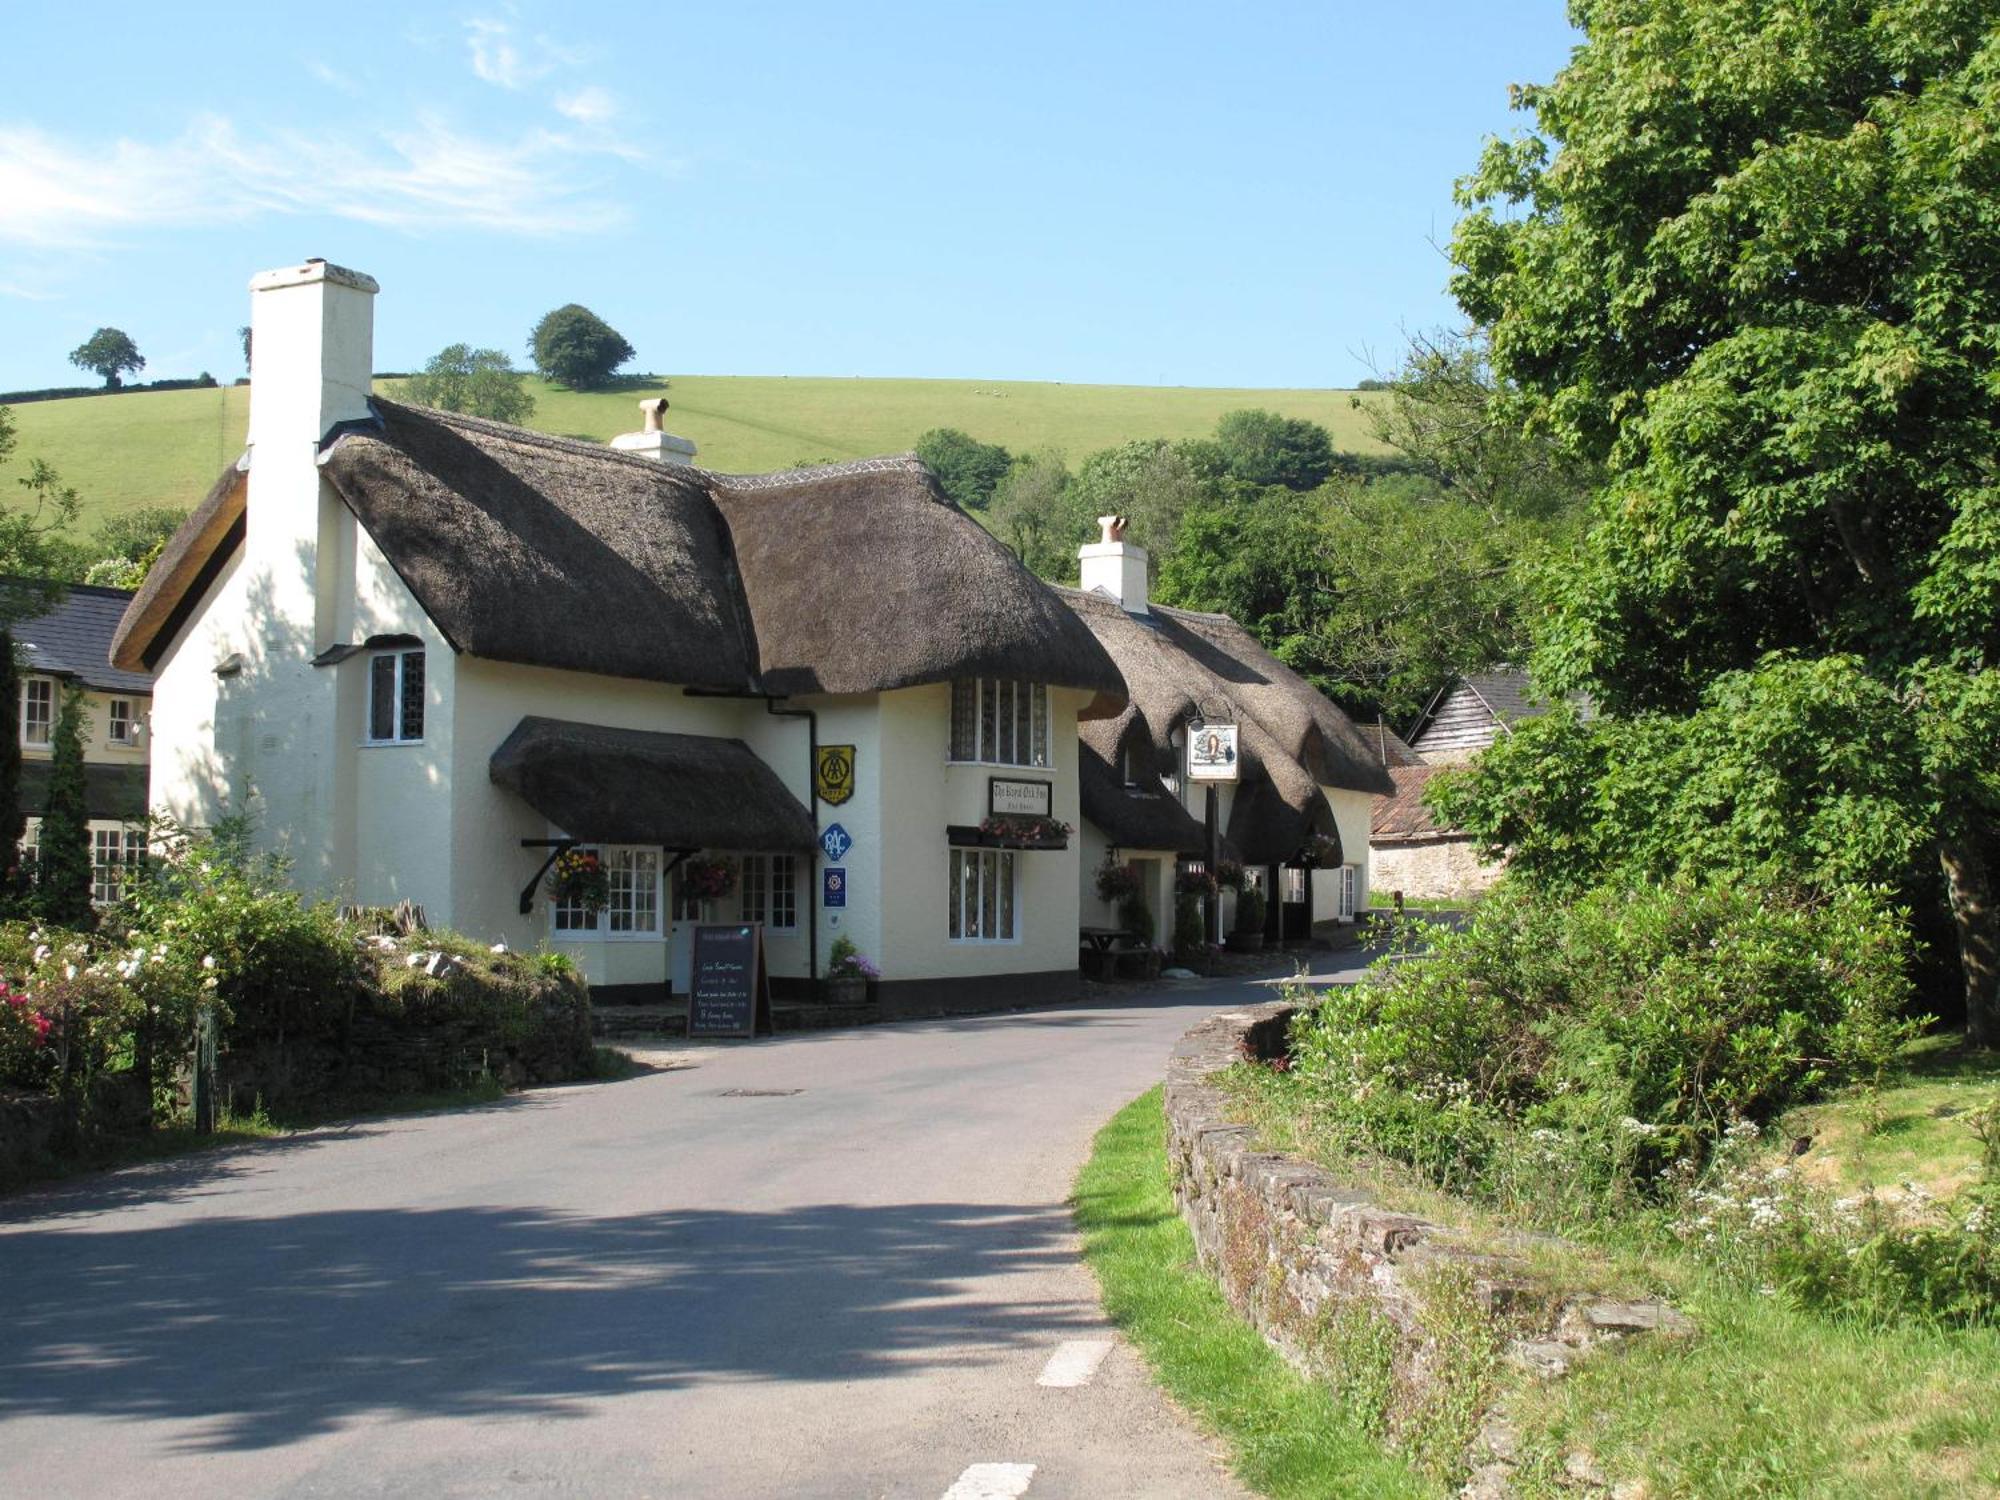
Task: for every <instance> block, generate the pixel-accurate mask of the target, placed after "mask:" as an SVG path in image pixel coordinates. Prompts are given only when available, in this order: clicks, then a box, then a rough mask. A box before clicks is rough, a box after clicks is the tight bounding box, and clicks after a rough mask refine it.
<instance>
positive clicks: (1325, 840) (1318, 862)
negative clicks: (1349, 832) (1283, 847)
mask: <svg viewBox="0 0 2000 1500" xmlns="http://www.w3.org/2000/svg"><path fill="white" fill-rule="evenodd" d="M1299 863H1300V864H1302V865H1308V866H1310V867H1311V868H1313V869H1315V870H1331V869H1335V868H1337V867H1338V866H1339V864H1340V840H1339V839H1336V838H1329V837H1328V836H1327V835H1326V834H1323V833H1316V834H1314V835H1313V836H1312V837H1311V838H1309V839H1307V840H1306V842H1305V847H1304V848H1302V849H1301V850H1299Z"/></svg>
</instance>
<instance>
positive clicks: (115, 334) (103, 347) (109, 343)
mask: <svg viewBox="0 0 2000 1500" xmlns="http://www.w3.org/2000/svg"><path fill="white" fill-rule="evenodd" d="M69 362H70V363H71V364H73V365H75V366H76V367H77V368H78V369H79V370H89V371H91V372H92V373H94V374H97V375H102V376H103V377H104V388H105V389H106V390H107V391H115V390H117V389H118V387H119V385H120V384H122V382H121V380H120V379H119V377H120V376H122V375H128V374H132V373H135V372H137V371H139V370H143V369H145V368H146V356H145V355H143V354H141V353H140V352H139V346H138V345H137V344H135V343H133V342H132V340H131V338H130V336H129V335H127V334H126V333H125V331H124V330H123V329H121V328H100V329H98V330H97V332H95V333H93V334H92V335H91V336H90V337H89V338H87V339H85V340H84V341H83V342H82V343H81V344H78V345H77V346H76V347H75V348H74V349H72V350H70V352H69Z"/></svg>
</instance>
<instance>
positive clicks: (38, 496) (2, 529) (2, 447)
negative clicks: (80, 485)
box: [0, 406, 82, 623]
mask: <svg viewBox="0 0 2000 1500" xmlns="http://www.w3.org/2000/svg"><path fill="white" fill-rule="evenodd" d="M18 441H19V438H18V436H17V435H16V432H15V428H14V413H13V411H12V409H10V408H8V407H5V406H0V463H5V462H6V461H7V459H8V458H9V457H10V456H11V455H12V454H13V451H14V448H15V446H16V444H17V443H18ZM15 483H16V484H18V485H19V486H20V487H21V488H22V489H24V490H26V491H27V492H28V496H29V500H30V503H29V504H27V505H25V506H23V507H21V508H19V509H16V508H15V507H14V506H11V505H7V504H5V503H4V502H0V580H4V581H0V623H12V622H13V621H16V620H24V619H27V618H29V617H30V616H33V615H38V614H41V613H43V612H45V611H47V610H49V609H52V608H54V607H55V605H56V603H57V602H58V601H59V600H60V599H61V597H62V590H61V588H60V586H59V585H58V584H57V583H56V582H55V580H57V579H61V578H66V577H69V576H70V574H71V573H72V572H73V571H75V570H76V563H75V558H74V550H75V549H74V546H73V544H71V543H70V542H69V541H68V540H67V538H65V537H64V535H63V531H64V528H66V527H67V526H68V525H69V524H70V523H71V522H72V521H74V520H75V519H76V514H77V510H78V508H79V506H80V505H81V504H82V501H81V500H80V498H79V497H78V495H77V492H76V490H75V489H74V488H72V487H71V486H69V485H66V484H64V483H63V482H62V478H61V476H60V475H58V474H57V473H56V471H55V470H54V469H52V468H50V467H49V466H48V464H46V463H44V462H43V461H42V460H41V459H39V458H34V459H30V460H29V461H28V472H27V473H25V474H19V475H16V476H15Z"/></svg>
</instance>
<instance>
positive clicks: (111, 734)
mask: <svg viewBox="0 0 2000 1500" xmlns="http://www.w3.org/2000/svg"><path fill="white" fill-rule="evenodd" d="M133 702H134V700H133V699H131V698H113V699H112V700H111V701H110V704H109V705H108V706H107V707H106V708H105V711H104V742H105V743H106V744H108V745H130V744H134V743H136V742H137V741H138V738H139V735H138V729H139V716H138V714H137V713H136V712H134V711H133ZM120 708H123V709H124V710H125V712H124V713H122V714H121V713H119V712H118V710H119V709H120ZM120 724H123V725H124V729H123V731H122V732H121V731H120V729H119V725H120Z"/></svg>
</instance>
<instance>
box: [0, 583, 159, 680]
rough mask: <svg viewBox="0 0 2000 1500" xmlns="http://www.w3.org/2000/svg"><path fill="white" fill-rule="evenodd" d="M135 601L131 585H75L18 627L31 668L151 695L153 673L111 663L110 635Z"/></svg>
mask: <svg viewBox="0 0 2000 1500" xmlns="http://www.w3.org/2000/svg"><path fill="white" fill-rule="evenodd" d="M131 602H132V592H131V590H129V589H109V588H99V587H97V586H95V585H92V584H87V583H72V584H70V585H69V586H68V587H67V588H66V589H65V590H64V593H63V599H62V602H61V603H60V604H58V605H57V606H56V607H55V608H54V609H52V610H50V611H49V612H48V613H47V614H45V615H37V616H36V617H34V618H33V619H30V620H22V621H21V622H20V623H18V624H17V625H15V626H14V639H15V640H16V641H18V642H19V643H20V645H21V654H22V658H23V661H24V664H25V667H26V670H28V671H31V672H45V673H48V674H49V675H51V676H54V677H70V678H74V679H75V680H76V681H78V682H81V683H82V684H83V685H84V686H85V687H90V688H96V689H98V690H99V691H100V692H107V693H133V694H138V695H141V696H150V695H151V694H152V691H153V674H152V673H150V672H132V671H126V670H124V669H122V668H119V667H114V666H112V665H111V640H112V637H113V636H115V635H116V634H117V633H118V622H119V620H120V619H122V618H123V617H124V614H125V607H126V606H127V605H129V604H130V603H131Z"/></svg>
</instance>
